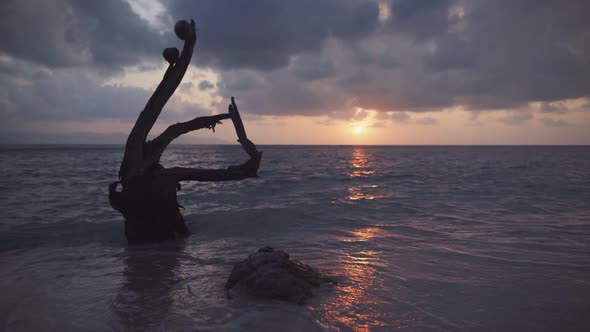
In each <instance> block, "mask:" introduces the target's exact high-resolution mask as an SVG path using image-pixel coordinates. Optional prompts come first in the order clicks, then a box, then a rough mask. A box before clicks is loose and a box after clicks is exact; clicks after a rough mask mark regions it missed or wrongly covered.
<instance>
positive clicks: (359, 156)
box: [348, 147, 375, 178]
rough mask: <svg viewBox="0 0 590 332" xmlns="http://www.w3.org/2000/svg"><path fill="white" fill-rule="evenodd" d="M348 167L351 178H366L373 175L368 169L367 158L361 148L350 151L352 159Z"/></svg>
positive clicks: (373, 172)
mask: <svg viewBox="0 0 590 332" xmlns="http://www.w3.org/2000/svg"><path fill="white" fill-rule="evenodd" d="M349 166H350V168H352V170H351V171H350V172H349V173H348V176H349V177H351V178H358V177H368V176H370V175H373V174H375V171H373V170H372V169H371V168H369V166H370V165H369V160H368V156H367V154H366V153H365V151H364V149H363V148H360V147H355V148H354V149H353V150H352V158H351V159H350V161H349Z"/></svg>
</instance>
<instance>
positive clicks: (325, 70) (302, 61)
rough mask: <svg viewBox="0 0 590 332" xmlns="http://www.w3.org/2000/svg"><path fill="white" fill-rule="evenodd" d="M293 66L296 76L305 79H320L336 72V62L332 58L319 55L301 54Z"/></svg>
mask: <svg viewBox="0 0 590 332" xmlns="http://www.w3.org/2000/svg"><path fill="white" fill-rule="evenodd" d="M293 66H294V73H295V76H297V77H298V78H300V79H301V80H303V81H313V80H319V79H323V78H328V77H331V76H333V75H334V74H335V70H334V63H333V62H332V61H331V60H330V59H326V58H322V57H317V56H309V55H304V56H300V57H298V58H297V60H296V61H295V63H294V64H293Z"/></svg>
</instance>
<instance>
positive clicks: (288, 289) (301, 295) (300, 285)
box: [225, 246, 335, 303]
mask: <svg viewBox="0 0 590 332" xmlns="http://www.w3.org/2000/svg"><path fill="white" fill-rule="evenodd" d="M324 283H331V284H335V282H334V281H333V280H332V279H330V278H329V277H327V276H325V275H323V274H322V273H320V272H319V271H317V270H315V269H314V268H312V267H311V266H309V265H306V264H303V263H301V262H299V261H296V260H292V259H291V258H290V257H289V254H287V253H286V252H284V251H283V250H275V249H273V248H272V247H268V246H267V247H264V248H260V249H258V251H257V252H255V253H253V254H250V255H249V256H248V258H247V259H245V260H243V261H241V262H239V263H237V264H236V265H234V268H233V270H232V272H231V275H230V276H229V278H228V279H227V283H226V284H225V288H226V290H228V291H229V290H232V289H239V290H241V291H245V292H248V293H251V294H253V295H256V296H261V297H266V298H272V299H281V300H285V301H290V302H296V303H304V302H305V301H306V300H307V299H309V298H310V297H311V296H312V291H311V290H312V288H313V287H317V286H320V285H321V284H324Z"/></svg>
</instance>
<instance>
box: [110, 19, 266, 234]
mask: <svg viewBox="0 0 590 332" xmlns="http://www.w3.org/2000/svg"><path fill="white" fill-rule="evenodd" d="M174 30H175V32H176V35H177V36H178V37H179V38H180V39H182V40H184V47H183V48H182V52H178V49H176V48H167V49H165V50H164V52H163V56H164V58H165V59H166V61H168V63H169V66H168V69H167V70H166V73H165V74H164V78H163V79H162V82H160V84H159V85H158V87H157V88H156V90H155V91H154V93H153V95H152V97H151V98H150V99H149V100H148V102H147V104H146V105H145V108H144V109H143V111H142V112H141V113H140V114H139V117H138V118H137V121H136V122H135V125H134V126H133V129H132V130H131V132H130V134H129V137H128V138H127V143H126V144H125V154H124V156H123V161H122V162H121V168H120V170H119V181H116V182H113V183H111V184H110V185H109V202H110V204H111V206H112V207H113V208H114V209H115V210H117V211H119V212H120V213H121V214H122V215H123V217H124V218H125V236H126V237H127V240H128V241H129V243H149V242H159V241H163V240H168V239H174V238H176V237H178V236H186V235H188V233H189V231H188V229H187V227H186V225H185V223H184V219H183V217H182V214H181V213H180V210H179V207H181V206H180V205H179V204H178V201H177V196H176V192H177V190H180V184H179V182H180V181H230V180H242V179H245V178H250V177H257V172H258V167H259V166H260V160H261V157H262V152H259V151H258V150H257V149H256V146H255V145H254V143H252V142H251V141H250V140H249V139H248V137H247V136H246V131H245V129H244V124H243V123H242V120H241V118H240V113H239V112H238V107H237V105H236V103H235V100H234V98H233V97H232V98H231V104H230V105H229V110H228V113H223V114H218V115H213V116H205V117H198V118H195V119H192V120H190V121H187V122H182V123H176V124H174V125H171V126H170V127H168V128H167V129H166V130H164V132H162V133H161V134H160V136H158V137H156V138H155V139H154V140H152V141H146V139H147V136H148V133H149V132H150V130H151V129H152V127H153V126H154V123H155V122H156V120H157V119H158V116H159V115H160V112H162V108H163V107H164V105H165V104H166V102H167V101H168V100H169V99H170V97H171V96H172V94H173V93H174V91H175V90H176V88H177V87H178V85H179V84H180V82H181V81H182V78H183V77H184V74H185V73H186V70H187V68H188V65H189V63H190V61H191V58H192V55H193V49H194V47H195V43H196V40H197V30H196V28H195V22H194V21H193V20H191V22H190V23H189V22H187V21H184V20H182V21H179V22H177V23H176V25H175V27H174ZM224 119H231V120H232V122H233V124H234V127H235V129H236V133H237V136H238V142H239V143H240V144H241V145H242V146H243V147H244V150H246V152H247V153H248V155H249V156H250V159H249V160H248V161H246V162H245V163H243V164H241V165H236V166H230V167H228V168H227V169H197V168H184V167H172V168H165V167H164V166H162V165H161V164H160V158H161V156H162V153H163V152H164V150H165V149H166V147H167V146H168V145H169V144H170V143H171V142H172V141H173V140H174V139H176V138H178V137H179V136H181V135H183V134H186V133H188V132H191V131H194V130H199V129H203V128H207V129H213V130H214V128H215V126H216V125H218V124H221V120H224ZM119 185H120V187H121V190H120V191H118V190H117V189H118V187H119Z"/></svg>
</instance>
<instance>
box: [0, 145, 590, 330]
mask: <svg viewBox="0 0 590 332" xmlns="http://www.w3.org/2000/svg"><path fill="white" fill-rule="evenodd" d="M260 149H261V150H263V151H264V157H263V164H262V167H261V170H260V178H258V179H247V180H244V181H241V182H225V183H185V184H184V185H183V188H182V191H181V192H180V194H181V195H180V203H181V204H183V205H184V206H185V207H186V210H185V211H184V214H185V215H186V216H187V223H188V224H189V228H190V229H191V230H192V232H193V235H192V236H191V237H189V238H188V239H186V240H184V241H180V242H176V243H166V244H161V245H153V246H139V247H129V248H128V247H127V245H126V242H125V238H124V235H123V225H122V221H121V220H122V218H121V217H120V216H119V215H118V214H117V213H115V212H114V211H112V210H111V208H110V207H109V204H108V201H107V186H108V183H109V182H111V181H113V180H114V179H115V178H116V174H117V171H118V166H119V162H120V160H121V157H122V147H120V146H2V147H0V166H1V167H0V172H1V174H0V207H1V208H2V214H1V216H0V268H1V270H0V294H2V296H1V300H0V324H1V325H0V326H1V328H2V329H3V330H7V331H23V330H27V331H32V330H37V331H39V330H50V331H55V330H62V331H68V330H89V331H96V330H137V331H145V330H199V331H200V330H212V331H220V330H221V331H276V330H281V331H314V330H317V331H322V330H328V331H332V330H341V331H351V330H352V331H365V330H370V331H389V330H394V329H396V330H401V331H500V330H502V331H522V330H529V331H555V330H568V331H587V330H589V328H590V316H588V313H589V312H590V278H589V277H590V241H588V239H589V238H590V237H589V235H590V203H588V202H590V148H588V147H365V146H363V147H321V146H320V147H302V146H264V147H261V148H260ZM246 158H247V156H246V155H245V153H244V152H243V151H242V150H241V148H240V147H239V146H178V147H171V148H169V150H168V151H167V152H166V155H165V158H164V164H165V165H176V166H193V167H226V166H227V165H230V164H237V163H240V162H242V161H244V160H246ZM265 245H271V246H273V247H276V248H281V249H285V250H286V251H288V252H289V253H290V254H291V256H292V257H294V258H296V259H300V260H302V261H304V262H306V263H309V264H311V265H313V266H315V267H318V268H320V269H322V270H324V271H327V272H329V273H331V274H332V275H334V276H335V278H336V279H337V280H338V281H339V283H340V284H339V286H337V287H335V288H330V287H324V288H320V289H318V290H317V291H316V292H315V296H314V298H313V299H312V300H311V301H310V302H309V303H307V304H306V305H303V306H298V305H293V304H287V303H283V302H277V301H266V300H260V299H245V298H240V297H237V298H235V297H234V298H232V299H228V298H226V297H225V294H224V290H223V285H224V283H225V280H226V278H227V277H228V275H229V272H230V271H231V268H232V265H233V263H235V262H236V261H239V260H241V259H243V258H245V257H246V256H247V254H248V253H250V252H252V251H254V250H256V249H257V248H259V247H262V246H265Z"/></svg>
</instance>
